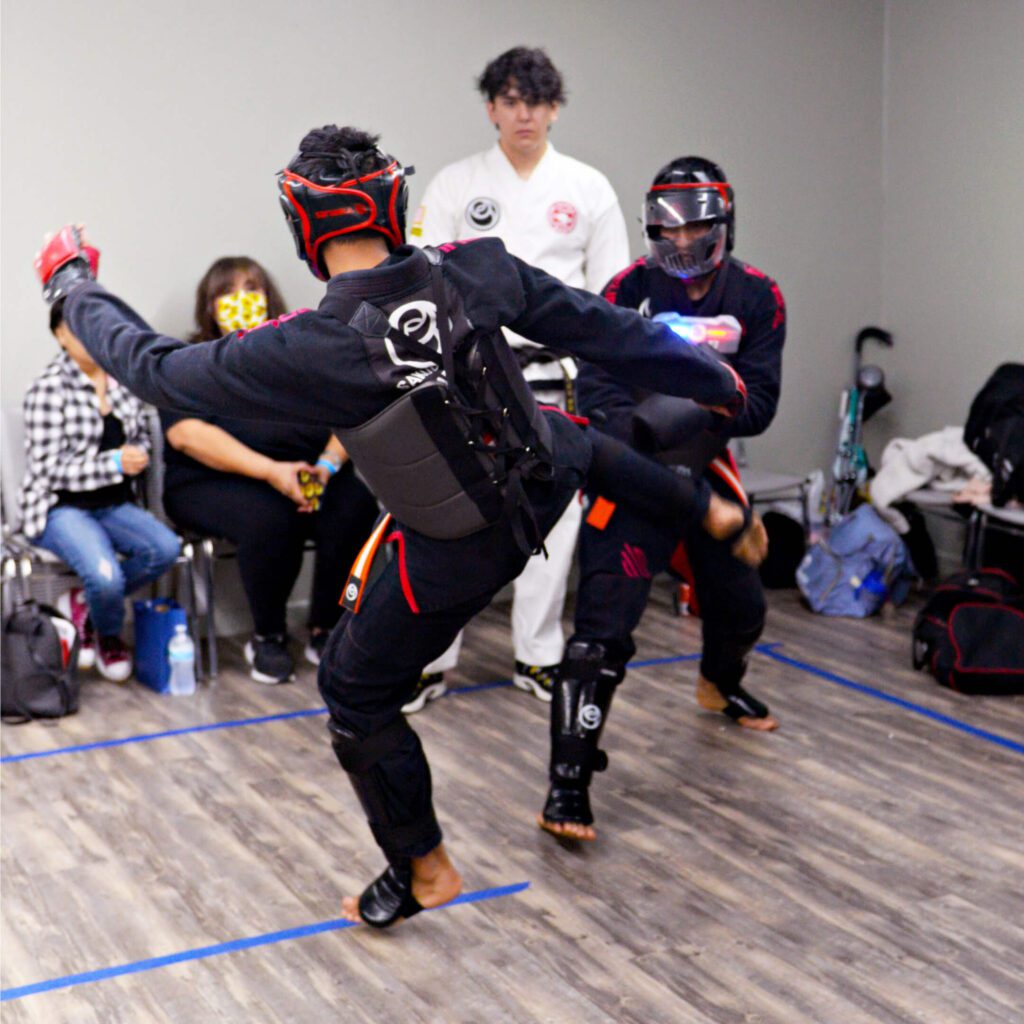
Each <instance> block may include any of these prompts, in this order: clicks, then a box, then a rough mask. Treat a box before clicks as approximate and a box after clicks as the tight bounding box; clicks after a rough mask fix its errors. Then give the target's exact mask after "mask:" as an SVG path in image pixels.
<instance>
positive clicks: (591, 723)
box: [576, 704, 601, 729]
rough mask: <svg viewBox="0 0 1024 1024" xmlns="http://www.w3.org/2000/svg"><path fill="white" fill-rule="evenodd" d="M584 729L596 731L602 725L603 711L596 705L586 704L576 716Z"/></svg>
mask: <svg viewBox="0 0 1024 1024" xmlns="http://www.w3.org/2000/svg"><path fill="white" fill-rule="evenodd" d="M576 719H577V721H578V722H579V723H580V726H581V727H582V728H584V729H596V728H597V727H598V726H599V725H600V724H601V709H600V708H599V707H598V706H597V705H596V704H584V705H583V707H581V708H580V710H579V714H578V715H577V716H576Z"/></svg>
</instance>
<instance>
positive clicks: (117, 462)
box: [110, 448, 124, 476]
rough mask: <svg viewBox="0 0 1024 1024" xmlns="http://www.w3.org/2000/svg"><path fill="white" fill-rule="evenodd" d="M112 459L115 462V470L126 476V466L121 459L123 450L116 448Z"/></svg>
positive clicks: (111, 454) (112, 453)
mask: <svg viewBox="0 0 1024 1024" xmlns="http://www.w3.org/2000/svg"><path fill="white" fill-rule="evenodd" d="M110 457H111V458H112V459H113V460H114V469H116V470H117V471H118V473H120V474H121V475H122V476H123V475H124V464H123V461H122V457H121V449H120V448H115V449H114V450H113V451H112V452H111V453H110Z"/></svg>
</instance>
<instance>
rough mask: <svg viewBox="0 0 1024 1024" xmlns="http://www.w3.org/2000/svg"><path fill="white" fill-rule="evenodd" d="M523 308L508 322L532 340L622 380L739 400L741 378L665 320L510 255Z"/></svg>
mask: <svg viewBox="0 0 1024 1024" xmlns="http://www.w3.org/2000/svg"><path fill="white" fill-rule="evenodd" d="M513 262H514V263H515V265H516V268H517V270H518V276H519V280H520V282H521V285H522V289H523V293H524V297H525V309H524V310H523V312H522V313H521V314H520V316H519V317H518V318H517V319H516V320H515V321H513V322H512V323H510V324H509V326H510V327H511V329H512V330H514V331H516V332H517V333H519V334H522V335H523V336H524V337H527V338H529V339H530V340H531V341H537V342H540V343H541V344H542V345H548V346H553V347H557V348H560V349H564V350H567V351H569V352H571V353H572V354H573V355H575V356H578V357H579V358H581V359H587V360H589V361H591V362H594V363H599V364H602V365H605V366H607V367H608V368H609V369H610V370H611V371H612V372H613V373H614V374H615V376H616V377H617V378H619V379H621V380H622V381H623V382H625V383H629V384H636V385H639V386H641V387H645V388H649V389H651V390H652V391H659V392H661V393H663V394H668V395H677V396H679V397H681V398H693V399H695V400H696V401H698V402H701V403H702V404H705V405H714V406H730V405H734V406H738V405H741V404H742V399H743V382H742V381H741V380H740V378H739V375H738V374H736V373H735V372H734V371H733V370H731V369H730V368H729V367H728V366H727V365H726V364H725V363H724V362H722V361H721V360H720V359H719V358H718V357H717V356H715V355H714V354H712V353H710V352H708V351H706V350H704V349H703V348H701V347H698V346H694V345H690V344H688V343H687V342H685V341H683V340H682V339H680V338H678V337H677V336H676V335H675V334H673V333H672V331H671V330H670V329H669V328H668V327H665V326H664V325H662V324H657V323H654V322H652V321H650V320H647V319H646V318H644V317H642V316H641V315H640V314H639V313H635V312H633V311H632V310H627V309H620V308H619V307H617V306H613V305H611V304H610V303H609V302H607V301H606V300H605V299H603V298H601V297H600V296H597V295H591V294H590V293H589V292H585V291H582V290H581V289H577V288H569V287H567V286H566V285H564V284H562V283H561V282H560V281H558V280H557V279H556V278H554V277H552V276H551V275H550V274H545V273H544V272H543V271H542V270H538V269H537V268H536V267H531V266H529V265H528V264H525V263H523V262H522V261H521V260H518V259H515V258H514V257H513Z"/></svg>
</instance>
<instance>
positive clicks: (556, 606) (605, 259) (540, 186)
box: [409, 142, 629, 672]
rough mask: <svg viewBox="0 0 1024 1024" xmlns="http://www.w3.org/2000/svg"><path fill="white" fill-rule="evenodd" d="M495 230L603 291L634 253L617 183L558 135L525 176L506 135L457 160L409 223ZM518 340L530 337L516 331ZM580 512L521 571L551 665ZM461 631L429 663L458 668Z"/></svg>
mask: <svg viewBox="0 0 1024 1024" xmlns="http://www.w3.org/2000/svg"><path fill="white" fill-rule="evenodd" d="M491 235H493V236H496V237H498V238H501V239H502V241H503V242H504V243H505V248H506V249H508V251H509V252H510V253H512V255H513V256H518V257H519V258H520V259H521V260H524V261H525V262H526V263H530V264H532V265H533V266H535V267H540V268H541V270H545V271H547V272H548V273H549V274H551V275H553V276H554V277H557V278H559V279H560V280H562V281H564V282H565V283H566V284H569V285H572V286H574V287H576V288H587V289H588V290H589V291H592V292H600V291H601V289H602V288H603V287H604V286H605V284H607V283H608V281H609V280H610V279H611V278H612V277H613V276H614V275H615V274H617V273H618V272H619V271H620V270H622V269H623V267H625V266H627V265H628V263H629V241H628V238H627V235H626V222H625V219H624V218H623V216H622V210H621V208H620V207H619V201H618V199H617V198H616V196H615V192H614V190H613V189H612V186H611V183H610V182H609V181H608V179H607V178H606V177H605V176H604V175H603V174H601V172H600V171H597V170H595V169H594V168H593V167H589V166H588V165H587V164H584V163H581V162H580V161H579V160H574V159H573V158H572V157H569V156H563V155H562V154H561V153H559V152H558V151H557V150H555V148H554V147H553V146H552V145H551V143H550V142H549V143H548V145H547V148H546V150H545V152H544V156H543V157H542V158H541V160H540V163H538V164H537V166H536V167H535V168H534V169H533V172H532V173H531V174H530V177H529V178H527V179H526V180H524V179H522V178H520V177H519V175H518V174H517V173H516V170H515V168H514V167H513V166H512V164H511V163H509V161H508V158H507V157H506V156H505V154H504V153H503V152H502V150H501V147H500V146H499V145H498V144H497V143H495V145H494V146H493V147H492V148H491V149H489V150H487V151H486V152H483V153H476V154H474V155H473V156H470V157H466V159H464V160H459V161H457V162H456V163H453V164H449V165H448V166H447V167H445V168H443V169H442V170H441V171H439V172H438V174H437V175H436V176H435V177H434V178H433V180H432V181H431V182H430V184H429V185H428V186H427V191H426V193H425V195H424V197H423V202H422V204H421V205H420V207H419V209H418V210H417V212H416V216H415V219H414V220H413V223H412V224H411V225H410V228H409V240H410V241H411V242H412V243H413V244H414V245H438V244H440V243H441V242H449V241H460V240H462V239H466V238H480V237H485V236H491ZM509 340H510V341H511V342H512V343H513V345H519V344H523V345H529V344H531V343H530V342H527V341H526V340H525V339H521V338H518V337H516V336H514V335H511V334H510V338H509ZM552 365H553V364H546V365H543V364H534V365H532V366H528V367H526V369H525V370H524V373H525V376H526V377H527V379H528V380H529V379H538V378H550V377H551V376H552V372H551V367H552ZM554 365H557V364H554ZM556 375H557V374H556ZM537 398H538V400H539V401H541V402H544V403H546V404H549V405H555V404H559V405H561V406H562V407H563V408H564V406H565V393H564V390H562V391H551V392H548V391H541V392H538V394H537ZM581 516H582V511H581V506H580V504H579V502H575V501H574V502H573V503H572V504H571V505H570V506H569V507H568V508H567V509H566V511H565V514H564V515H563V516H562V518H561V519H560V520H559V522H558V523H557V524H556V525H555V527H554V529H552V531H551V532H550V533H549V534H548V537H547V540H546V541H545V546H546V548H547V551H548V558H547V559H545V558H544V556H543V555H542V554H541V555H535V556H534V557H533V558H531V559H530V561H529V562H528V563H527V565H526V568H525V569H524V570H523V572H522V574H521V575H520V576H519V578H518V579H517V580H516V581H515V585H514V598H513V602H512V642H513V646H514V648H515V658H516V660H517V661H521V662H523V663H525V664H527V665H541V666H547V665H554V664H557V663H558V662H560V661H561V660H562V652H563V649H564V647H565V637H564V635H563V633H562V608H563V606H564V604H565V591H566V586H567V583H568V579H569V569H570V567H571V565H572V555H573V551H574V549H575V546H576V535H577V534H578V533H579V527H580V519H581ZM461 640H462V638H461V634H460V636H459V638H458V639H457V640H456V641H455V643H454V644H453V645H452V646H451V647H450V648H449V649H448V650H447V651H446V652H445V653H444V654H443V655H441V657H440V658H438V659H437V660H436V661H435V662H433V663H432V664H431V665H429V666H428V667H427V669H426V671H428V672H443V671H446V670H447V669H451V668H454V667H455V665H456V664H457V662H458V653H459V646H460V644H461Z"/></svg>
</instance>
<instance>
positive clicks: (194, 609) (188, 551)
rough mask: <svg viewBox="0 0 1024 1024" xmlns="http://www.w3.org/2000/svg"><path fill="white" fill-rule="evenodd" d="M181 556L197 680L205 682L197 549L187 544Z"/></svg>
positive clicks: (179, 564) (183, 546) (180, 563)
mask: <svg viewBox="0 0 1024 1024" xmlns="http://www.w3.org/2000/svg"><path fill="white" fill-rule="evenodd" d="M181 554H182V556H183V559H184V560H183V561H182V562H179V563H178V567H180V568H182V569H184V571H185V589H186V591H187V592H188V611H187V612H186V615H187V616H188V629H189V632H190V633H191V634H192V644H193V646H194V647H195V651H196V679H197V680H205V679H206V673H205V672H204V670H203V647H202V637H201V636H200V632H199V615H198V604H197V601H196V574H195V557H196V552H195V548H194V547H193V546H192V544H190V543H188V542H186V543H184V544H182V546H181Z"/></svg>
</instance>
